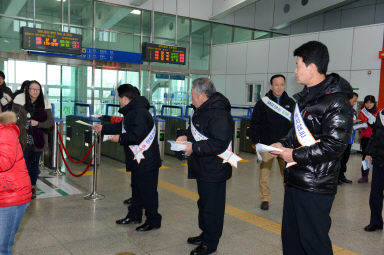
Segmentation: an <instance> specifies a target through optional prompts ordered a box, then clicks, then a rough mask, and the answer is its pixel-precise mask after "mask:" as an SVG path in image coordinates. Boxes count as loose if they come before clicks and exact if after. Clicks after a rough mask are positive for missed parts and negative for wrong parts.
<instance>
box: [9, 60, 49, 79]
mask: <svg viewBox="0 0 384 255" xmlns="http://www.w3.org/2000/svg"><path fill="white" fill-rule="evenodd" d="M45 74H46V64H45V63H41V62H33V61H23V60H17V61H16V83H20V84H21V83H23V81H25V80H36V81H38V82H39V83H40V84H41V85H44V84H46V75H45Z"/></svg>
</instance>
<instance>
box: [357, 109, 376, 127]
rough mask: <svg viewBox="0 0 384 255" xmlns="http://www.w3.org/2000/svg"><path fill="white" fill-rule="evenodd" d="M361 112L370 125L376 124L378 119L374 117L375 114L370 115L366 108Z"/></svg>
mask: <svg viewBox="0 0 384 255" xmlns="http://www.w3.org/2000/svg"><path fill="white" fill-rule="evenodd" d="M361 112H362V113H363V114H364V115H365V117H367V119H368V123H369V124H371V125H372V124H373V123H375V121H376V117H375V116H373V114H372V113H370V112H369V111H368V110H367V109H366V108H365V107H364V108H363V109H362V110H361Z"/></svg>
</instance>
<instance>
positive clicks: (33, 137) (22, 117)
mask: <svg viewBox="0 0 384 255" xmlns="http://www.w3.org/2000/svg"><path fill="white" fill-rule="evenodd" d="M12 111H13V112H15V113H16V114H17V125H18V126H19V128H20V132H21V134H20V143H21V146H22V148H23V151H24V158H25V163H26V164H27V168H28V172H29V175H30V177H31V183H32V198H35V197H36V182H37V177H38V175H39V160H40V156H41V152H42V151H43V149H44V146H45V145H46V144H47V141H48V134H47V133H48V129H49V128H51V127H52V126H53V125H54V121H53V115H52V107H51V103H50V102H49V101H48V99H46V98H45V97H44V95H43V91H42V89H41V85H40V83H39V82H38V81H30V84H29V85H27V86H26V88H25V92H24V93H21V94H19V95H17V96H16V97H15V99H14V101H13V106H12Z"/></svg>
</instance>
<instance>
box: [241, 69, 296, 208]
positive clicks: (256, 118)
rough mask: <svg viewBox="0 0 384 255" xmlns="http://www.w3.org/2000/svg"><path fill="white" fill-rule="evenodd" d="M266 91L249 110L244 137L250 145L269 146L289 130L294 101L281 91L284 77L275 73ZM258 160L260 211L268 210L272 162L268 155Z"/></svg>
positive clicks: (280, 161) (263, 153)
mask: <svg viewBox="0 0 384 255" xmlns="http://www.w3.org/2000/svg"><path fill="white" fill-rule="evenodd" d="M269 88H270V90H269V91H268V93H267V94H266V95H265V97H263V98H262V99H261V100H259V101H258V102H257V103H256V105H255V107H254V108H253V112H252V118H251V126H250V128H249V129H248V130H247V135H248V136H249V137H250V138H251V139H252V142H253V144H257V143H262V144H267V145H269V144H271V143H275V142H277V141H279V140H280V139H281V138H283V137H284V136H286V135H287V134H288V132H289V130H290V129H291V127H292V125H291V113H292V112H293V109H294V108H295V101H293V99H292V98H290V97H289V96H288V94H287V93H286V92H285V76H284V75H282V74H275V75H273V76H272V77H271V79H270V85H269ZM260 154H261V157H262V161H261V164H260V174H259V192H260V200H261V205H260V208H261V209H262V210H268V209H269V201H270V200H271V189H270V188H269V176H270V174H271V168H272V163H273V157H272V156H271V155H270V154H269V153H268V152H261V153H260ZM277 161H278V163H279V167H280V173H281V177H282V178H283V177H284V168H285V162H284V160H283V159H282V158H277Z"/></svg>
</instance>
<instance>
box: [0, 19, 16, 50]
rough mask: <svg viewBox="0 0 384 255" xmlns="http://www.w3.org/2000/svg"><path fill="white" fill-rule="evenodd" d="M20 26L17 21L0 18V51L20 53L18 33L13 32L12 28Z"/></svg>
mask: <svg viewBox="0 0 384 255" xmlns="http://www.w3.org/2000/svg"><path fill="white" fill-rule="evenodd" d="M15 23H17V26H20V24H19V20H14V19H9V18H5V17H0V26H1V27H2V28H3V29H0V49H1V51H6V52H19V51H20V32H19V30H18V29H17V31H15V29H14V26H15Z"/></svg>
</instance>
